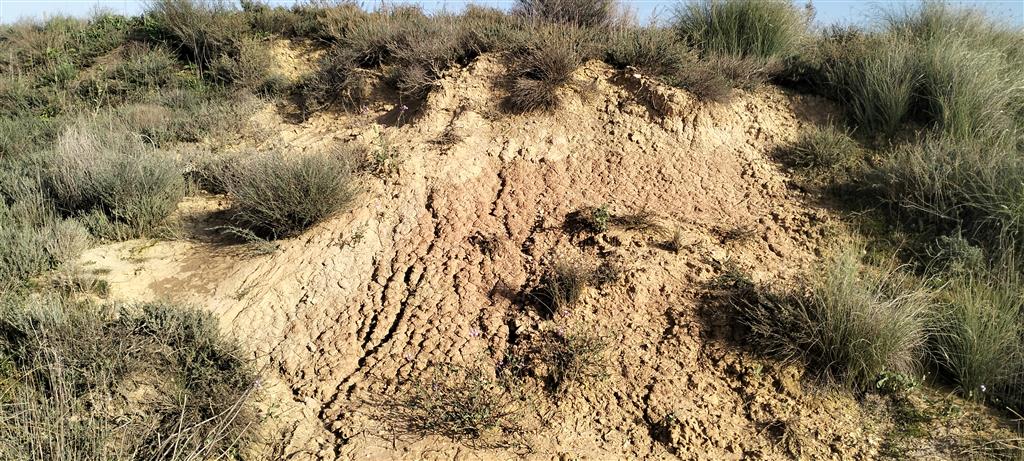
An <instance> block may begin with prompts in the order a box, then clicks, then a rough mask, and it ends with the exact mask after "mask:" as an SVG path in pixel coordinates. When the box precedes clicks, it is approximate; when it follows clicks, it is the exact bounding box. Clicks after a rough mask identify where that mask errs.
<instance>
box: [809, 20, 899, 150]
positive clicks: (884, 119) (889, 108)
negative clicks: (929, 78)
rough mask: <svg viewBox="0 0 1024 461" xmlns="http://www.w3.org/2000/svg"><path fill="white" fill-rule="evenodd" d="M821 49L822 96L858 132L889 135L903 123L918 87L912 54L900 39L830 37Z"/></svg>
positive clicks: (838, 34) (835, 34) (845, 33)
mask: <svg viewBox="0 0 1024 461" xmlns="http://www.w3.org/2000/svg"><path fill="white" fill-rule="evenodd" d="M825 41H826V43H823V44H822V45H821V46H822V47H824V48H826V49H830V50H834V51H832V53H831V55H830V56H828V57H826V58H824V62H823V63H822V70H821V72H822V77H821V78H822V80H823V83H824V85H825V86H826V87H827V91H828V92H830V93H832V94H834V95H836V96H837V97H838V98H839V99H840V100H842V101H843V102H844V104H845V106H846V108H847V113H848V114H849V116H850V118H851V119H852V120H853V121H854V122H855V123H856V125H857V127H858V128H861V129H864V130H871V131H880V132H882V133H884V134H891V133H893V132H895V131H896V128H898V127H899V126H900V124H901V123H902V122H903V121H904V120H905V119H906V117H907V114H908V113H909V111H910V108H911V103H912V102H913V97H914V94H915V88H916V86H917V84H918V74H917V72H916V66H917V63H916V54H915V53H916V50H915V48H914V47H913V46H912V45H911V44H910V43H908V41H907V40H905V39H904V38H903V37H900V36H897V35H881V36H876V37H867V36H863V35H860V34H858V33H855V32H849V31H833V33H832V35H830V36H829V37H827V38H826V39H825Z"/></svg>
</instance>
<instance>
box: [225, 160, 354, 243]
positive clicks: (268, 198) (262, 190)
mask: <svg viewBox="0 0 1024 461" xmlns="http://www.w3.org/2000/svg"><path fill="white" fill-rule="evenodd" d="M354 182H355V179H354V176H353V158H352V155H351V152H349V151H347V150H344V149H339V150H336V151H331V152H327V153H320V154H303V155H294V156H292V155H287V154H284V153H282V152H278V151H274V152H267V153H261V154H255V155H253V156H252V157H250V158H248V159H245V160H242V161H240V162H239V163H237V164H235V165H232V166H230V167H228V168H226V169H225V171H224V172H222V173H221V178H220V183H221V184H222V185H223V187H224V189H225V190H226V191H227V193H228V195H229V196H230V197H231V199H232V207H231V217H232V219H233V220H234V221H235V222H236V223H237V224H238V225H239V226H241V227H243V228H246V229H250V230H252V231H254V232H256V233H258V234H260V235H263V236H269V237H274V238H276V237H289V236H292V235H295V234H298V233H299V232H301V231H303V230H305V229H306V228H308V227H310V226H312V225H313V224H316V223H318V222H320V221H322V220H324V219H326V218H328V217H330V216H331V215H333V214H334V213H337V212H339V211H341V210H345V209H347V208H348V207H349V206H350V205H351V204H352V202H353V200H354V198H355V195H356V188H355V184H354Z"/></svg>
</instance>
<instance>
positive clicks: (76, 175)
mask: <svg viewBox="0 0 1024 461" xmlns="http://www.w3.org/2000/svg"><path fill="white" fill-rule="evenodd" d="M44 184H45V186H46V190H47V192H48V193H49V194H50V197H51V198H52V200H53V203H54V204H55V206H56V207H57V209H58V210H59V211H61V212H62V213H64V214H66V215H71V216H78V215H91V216H92V217H93V218H94V219H91V220H90V223H91V224H93V226H92V228H91V230H92V231H93V232H95V233H97V235H99V236H100V237H103V238H110V239H125V238H134V237H138V236H142V235H146V234H147V233H150V232H152V231H153V230H154V229H156V228H157V227H158V226H159V225H161V224H162V223H163V222H164V220H165V219H166V218H167V217H168V216H169V215H170V214H171V212H173V211H174V210H175V209H176V207H177V204H178V201H179V200H181V198H182V196H183V195H184V191H185V183H184V179H183V177H182V174H181V169H180V168H179V167H178V165H177V164H176V162H175V161H174V160H173V159H171V158H169V157H166V156H164V155H162V154H161V153H159V152H157V151H155V150H154V149H152V148H151V147H148V146H147V145H146V144H145V143H143V142H142V140H141V139H140V138H139V137H138V136H133V135H131V134H129V133H127V131H126V130H125V129H124V127H123V126H122V125H121V124H120V123H119V122H117V121H113V120H107V121H102V120H97V121H93V122H85V121H79V122H77V123H75V124H73V125H71V126H69V127H68V128H67V130H66V131H65V132H64V133H63V134H62V135H61V136H60V138H59V139H58V141H57V144H56V147H55V149H54V151H53V153H52V158H50V159H49V166H48V167H47V169H46V171H45V172H44Z"/></svg>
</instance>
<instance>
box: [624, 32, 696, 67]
mask: <svg viewBox="0 0 1024 461" xmlns="http://www.w3.org/2000/svg"><path fill="white" fill-rule="evenodd" d="M606 59H607V60H608V63H609V64H612V65H613V66H616V67H618V68H625V67H634V68H637V69H639V70H641V71H643V72H646V73H648V74H650V75H653V76H671V75H674V74H676V73H677V72H679V71H680V69H682V68H683V67H685V66H687V65H689V64H691V63H693V62H695V61H696V57H695V56H692V55H691V53H690V50H689V49H688V48H687V47H686V46H685V45H683V44H682V43H681V42H680V41H679V39H678V38H677V37H676V34H675V32H673V31H671V30H668V29H663V28H659V27H645V28H637V29H620V30H616V31H613V32H611V33H610V34H609V43H608V49H607V57H606Z"/></svg>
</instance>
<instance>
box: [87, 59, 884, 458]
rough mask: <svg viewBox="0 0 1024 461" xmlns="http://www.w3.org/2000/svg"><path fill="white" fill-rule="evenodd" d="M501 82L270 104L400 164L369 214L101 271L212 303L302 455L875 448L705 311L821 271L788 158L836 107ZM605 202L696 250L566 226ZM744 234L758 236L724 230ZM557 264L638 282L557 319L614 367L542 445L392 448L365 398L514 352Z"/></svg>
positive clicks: (816, 223)
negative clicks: (720, 286) (349, 105)
mask: <svg viewBox="0 0 1024 461" xmlns="http://www.w3.org/2000/svg"><path fill="white" fill-rule="evenodd" d="M501 74H502V67H501V64H500V61H498V60H497V59H496V58H493V57H486V56H485V57H483V58H480V59H479V60H477V61H476V62H475V63H473V64H472V65H470V66H469V67H468V68H467V69H464V70H460V71H457V72H455V73H454V74H453V75H451V76H449V77H448V78H447V79H446V80H445V81H443V82H442V83H441V85H440V86H439V88H437V89H436V90H435V91H434V92H433V93H432V95H431V97H430V98H429V100H428V101H427V103H426V105H425V106H424V107H423V108H422V109H421V110H419V111H415V112H416V114H413V112H414V110H413V109H410V110H409V111H408V112H405V111H403V110H402V109H401V108H400V107H393V106H378V107H369V108H367V111H365V112H364V113H353V114H324V115H320V116H317V117H315V118H313V119H311V120H308V121H306V122H303V123H301V124H298V125H296V124H290V123H287V122H285V121H284V118H283V117H282V116H280V115H278V114H277V111H274V110H272V109H269V108H268V110H267V111H265V112H263V113H261V114H260V115H259V116H258V117H257V119H256V121H257V122H258V123H260V124H262V125H264V128H267V129H269V130H270V131H272V132H277V133H278V134H276V135H274V136H272V137H271V139H270V140H268V141H266V142H265V143H264V144H269V145H276V146H283V147H285V148H287V149H290V150H292V151H295V152H299V151H301V150H303V149H317V148H321V147H323V146H328V145H331V144H333V143H340V142H357V143H363V144H365V145H366V146H369V147H370V148H371V149H374V150H373V152H377V153H381V152H394V153H396V154H395V156H394V158H390V157H389V155H387V154H384V155H381V156H380V157H381V158H383V159H384V161H383V162H382V164H384V165H385V166H387V167H389V168H383V170H388V169H392V170H394V171H383V172H382V173H381V174H379V175H368V176H367V179H366V184H367V186H366V189H367V190H366V192H365V193H364V194H363V196H362V198H361V201H360V205H359V206H358V207H357V208H356V209H355V210H354V211H352V212H349V213H346V214H344V215H342V216H338V217H336V218H335V219H332V220H330V221H329V222H326V223H323V224H322V225H319V226H317V227H315V228H313V229H311V230H310V231H308V232H307V233H306V234H304V235H303V236H301V237H299V238H296V239H293V240H290V241H286V242H283V244H282V248H281V249H280V250H279V251H277V252H275V253H273V254H270V255H266V256H257V257H244V256H240V255H238V254H237V252H234V251H230V249H224V248H218V247H214V246H211V245H208V244H203V243H199V242H181V241H178V242H160V243H156V244H145V245H144V244H142V243H140V242H128V243H125V244H120V245H113V246H108V247H103V248H99V249H96V250H94V251H92V252H90V253H89V254H87V255H86V256H85V261H86V263H87V264H90V266H91V267H94V268H98V269H107V270H110V271H111V273H110V275H109V279H110V280H111V282H112V292H113V294H114V296H115V297H118V296H120V297H125V298H154V297H164V298H171V299H175V300H182V301H186V302H192V303H196V304H198V305H201V306H205V307H206V308H208V309H210V310H212V311H214V312H216V313H217V314H218V315H219V316H220V318H221V319H222V320H223V323H224V325H225V326H226V327H227V328H229V329H230V330H231V331H233V332H234V333H235V334H236V335H238V336H239V337H241V338H243V340H244V341H245V343H246V344H247V345H248V346H249V347H250V348H251V349H253V350H255V351H257V354H258V355H259V357H260V360H261V361H262V363H264V364H265V365H266V366H267V372H266V374H267V375H268V384H269V385H268V389H269V390H270V392H269V394H270V396H269V397H268V400H269V401H271V403H272V404H273V405H269V404H268V406H270V409H271V412H272V415H273V418H272V420H273V421H274V425H273V427H275V431H276V432H274V433H273V434H272V435H271V438H272V439H273V438H278V437H280V438H282V439H283V440H284V441H283V442H281V443H279V444H278V445H279V449H280V450H281V451H280V456H283V457H284V458H293V459H309V458H322V459H334V458H344V459H348V458H361V459H380V458H394V457H406V458H415V459H422V458H437V459H451V458H453V457H465V458H466V459H475V458H509V457H517V456H526V457H528V458H536V459H551V458H556V459H557V458H558V457H559V456H565V457H568V458H574V457H576V456H587V457H590V458H592V459H611V458H619V459H626V458H650V459H661V458H673V457H682V458H702V459H724V458H743V457H765V458H790V457H806V458H815V459H817V458H843V459H847V458H851V457H855V456H864V455H868V454H870V453H871V452H872V451H873V450H875V448H876V447H873V446H872V440H874V438H873V437H870V434H869V433H868V432H869V431H867V430H865V429H863V428H862V425H863V423H862V422H861V421H863V418H862V417H861V415H859V414H858V411H859V410H858V409H857V406H856V405H855V404H853V402H852V401H851V400H850V399H849V398H848V397H840V396H833V395H818V394H814V395H812V394H808V393H807V392H805V391H804V390H802V388H801V386H800V385H799V379H800V376H799V371H798V370H796V369H795V368H792V367H790V368H785V367H783V368H780V367H776V366H773V365H770V364H768V365H766V364H764V363H763V362H762V361H759V360H756V359H754V358H751V357H749V356H744V355H742V354H740V353H739V352H737V351H736V349H735V348H734V347H732V346H730V345H728V344H726V343H724V342H723V341H722V339H721V338H723V337H727V336H729V335H731V334H732V333H731V332H730V322H729V321H728V319H722V318H720V317H715V316H714V315H711V316H710V317H712V318H718V320H717V321H711V320H709V315H708V312H706V311H707V310H708V309H710V307H708V306H704V305H702V302H701V296H702V294H703V293H704V292H705V289H706V284H707V283H708V282H710V281H711V280H712V279H714V278H715V277H716V276H717V275H718V274H720V273H721V271H722V270H723V268H724V267H727V266H728V265H736V266H738V267H739V268H741V269H744V270H748V271H750V272H751V273H752V274H753V275H754V277H755V278H756V279H759V280H778V281H779V283H785V281H786V280H791V279H792V278H793V277H795V276H797V275H798V274H800V273H802V272H803V271H806V270H807V269H808V268H809V267H810V265H811V263H812V262H813V261H814V259H815V258H816V252H817V250H818V245H819V244H820V242H821V236H822V235H821V234H822V233H823V229H824V226H823V225H822V223H823V222H825V221H827V220H828V217H827V214H826V213H824V212H823V211H820V210H817V209H815V208H814V207H813V206H811V205H809V204H807V203H804V202H803V201H802V199H801V196H800V195H799V193H797V192H794V191H792V190H790V189H789V188H787V181H786V178H785V176H784V175H783V174H781V173H780V172H779V171H778V169H777V167H776V166H775V165H774V164H773V163H772V162H771V160H770V155H771V153H772V151H773V150H774V149H775V148H777V147H778V146H780V145H782V144H784V143H787V142H790V141H792V140H793V139H794V138H795V136H796V133H797V130H798V129H799V128H800V127H801V126H802V125H804V124H808V123H820V122H822V121H823V120H824V119H825V118H826V117H827V116H828V114H829V110H828V107H825V105H824V104H823V103H822V101H821V100H819V99H816V98H813V97H808V96H801V95H796V94H790V93H787V92H784V91H782V90H779V89H774V88H768V89H764V90H761V91H758V92H756V93H754V94H741V95H739V96H738V97H737V98H736V99H735V100H734V101H733V102H731V103H728V104H704V103H700V102H698V101H695V100H693V99H692V98H691V97H689V96H688V95H687V94H686V93H684V92H680V91H676V90H671V89H667V88H662V87H660V86H658V85H657V84H655V83H653V82H651V81H648V80H646V79H644V78H643V77H639V76H632V75H623V74H621V73H618V72H616V71H614V70H612V69H609V68H607V67H606V66H604V65H603V64H599V63H591V64H589V65H587V66H586V67H584V68H583V69H581V70H580V71H579V72H578V73H577V76H576V80H577V82H576V85H575V87H576V90H574V91H569V92H567V93H566V95H565V96H566V99H565V102H566V104H565V107H564V108H563V109H562V110H559V111H558V112H557V113H554V114H550V115H530V116H510V115H506V114H501V113H500V112H499V109H498V108H499V104H500V100H501V95H502V94H501V90H500V86H499V77H500V75H501ZM414 116H415V120H411V118H412V117H414ZM382 145H383V147H384V149H383V150H382V148H381V146H382ZM242 147H244V146H242ZM261 147H266V146H261ZM378 160H380V159H378ZM391 166H394V168H390V167H391ZM211 200H213V201H218V200H219V201H221V202H223V200H224V199H220V198H214V199H211ZM191 203H195V202H191ZM600 205H607V207H608V209H609V210H610V211H612V212H613V213H616V214H629V213H640V212H644V213H649V214H651V215H653V216H655V217H657V220H658V222H659V223H660V224H661V225H663V226H664V227H665V228H666V229H669V231H670V232H671V231H674V230H675V229H679V230H680V233H681V241H682V242H683V245H682V249H681V251H679V252H678V253H676V252H672V251H667V250H666V249H664V248H663V243H664V242H665V240H667V239H668V238H669V237H670V236H668V235H664V234H658V233H650V232H640V231H625V230H613V231H610V232H608V233H605V234H602V235H600V236H597V237H587V236H580V235H575V234H573V233H571V232H568V231H567V230H565V229H564V228H563V224H564V222H565V218H566V216H567V215H568V214H570V213H572V212H574V211H577V210H579V209H582V208H585V207H590V206H600ZM200 208H202V207H200ZM200 227H201V224H200ZM737 229H739V230H742V236H743V238H736V239H732V238H725V237H723V233H728V232H729V231H730V230H737ZM555 260H568V261H574V262H576V263H578V264H583V265H595V266H596V265H598V264H600V263H601V262H602V261H608V260H615V261H617V262H618V263H619V264H620V265H621V267H623V268H624V271H623V276H622V278H621V279H620V280H619V281H618V282H615V283H611V284H607V285H605V286H603V287H601V288H593V289H590V290H589V291H587V292H586V294H585V295H584V297H583V300H582V302H581V303H580V304H579V306H578V307H577V308H575V309H574V310H573V311H572V312H571V313H567V314H568V315H567V316H566V317H564V319H563V320H564V321H565V322H572V323H573V324H575V325H581V326H584V327H586V328H590V329H593V330H595V331H597V332H599V333H600V334H601V335H603V336H605V337H607V338H609V339H611V343H612V348H611V350H610V351H609V353H607V354H606V359H607V363H608V369H607V371H608V373H609V374H610V376H609V377H608V378H607V379H605V380H603V381H601V382H599V383H596V384H594V385H591V386H588V387H586V388H584V389H583V390H580V391H578V392H575V393H570V394H568V395H566V396H564V397H562V398H561V399H558V400H557V402H555V403H552V404H551V405H553V408H554V411H553V412H552V413H551V414H553V415H554V416H553V417H550V418H548V419H547V423H548V425H547V426H540V425H537V426H536V427H528V428H527V429H528V431H527V434H526V436H525V440H526V442H527V447H528V450H526V451H523V450H520V449H518V448H517V449H484V448H477V449H471V448H469V447H467V446H464V445H461V444H458V443H455V442H452V441H449V440H447V439H444V438H441V437H427V438H425V439H416V438H398V439H395V438H394V437H393V433H392V432H391V429H390V427H389V426H388V425H387V424H384V423H382V419H381V418H380V417H379V408H375V407H374V405H371V404H368V403H366V402H368V401H374V400H379V399H380V398H381V397H382V396H384V397H386V396H388V395H389V392H392V391H393V390H394V389H395V388H396V387H395V386H396V384H397V383H398V382H400V381H401V380H403V379H405V378H408V377H410V376H413V375H415V374H419V373H430V372H431V370H432V369H433V368H432V366H433V364H437V363H451V362H454V363H469V362H476V361H479V360H481V358H484V359H485V360H489V361H491V363H495V362H497V361H500V360H501V359H502V358H503V354H506V353H507V352H508V351H510V350H512V348H513V347H514V344H510V342H512V341H515V340H516V339H517V338H522V337H524V335H528V334H529V332H531V331H535V329H536V328H537V325H538V323H539V322H540V321H541V317H540V316H539V315H538V314H537V312H536V308H535V306H531V305H530V303H528V302H524V301H523V299H524V298H523V297H522V296H519V295H517V294H518V293H523V292H525V291H527V290H529V289H530V288H531V287H532V286H533V285H534V284H536V282H537V280H538V279H539V277H540V275H541V273H542V272H543V270H544V269H545V267H547V266H549V265H550V263H552V262H553V261H555Z"/></svg>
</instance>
